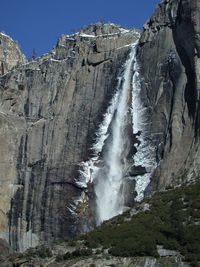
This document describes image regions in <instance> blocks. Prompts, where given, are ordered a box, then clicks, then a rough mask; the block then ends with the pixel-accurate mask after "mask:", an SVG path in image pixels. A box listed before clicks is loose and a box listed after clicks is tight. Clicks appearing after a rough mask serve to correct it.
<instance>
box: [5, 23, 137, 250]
mask: <svg viewBox="0 0 200 267" xmlns="http://www.w3.org/2000/svg"><path fill="white" fill-rule="evenodd" d="M138 38H139V33H138V32H136V31H134V30H133V31H128V30H124V29H122V28H119V27H117V26H115V25H113V24H110V25H109V24H104V25H103V24H97V25H92V26H89V27H87V28H86V29H84V30H81V32H80V33H78V34H75V35H71V36H67V35H63V36H62V37H61V38H60V39H59V40H58V43H57V45H56V47H55V48H54V49H53V50H52V52H50V53H49V54H47V55H45V56H43V57H41V58H38V59H36V60H34V61H31V62H29V63H26V64H25V62H23V61H20V62H19V63H20V66H18V67H17V68H14V69H12V70H11V71H9V72H8V73H7V74H5V75H3V76H1V77H0V146H1V155H0V163H1V172H0V184H1V187H0V214H1V216H0V236H1V237H2V238H5V239H7V240H8V241H9V242H10V244H11V245H12V247H13V248H14V249H15V250H21V251H23V250H24V249H26V248H28V247H30V246H35V245H37V244H38V243H39V242H40V241H42V242H49V241H51V240H55V239H63V238H70V237H72V236H74V235H75V234H78V233H79V232H80V231H81V227H80V224H79V218H81V214H82V212H83V209H84V207H83V206H82V207H81V210H80V212H79V214H78V216H79V218H76V217H75V216H74V214H72V212H71V205H73V204H74V200H77V199H78V198H80V197H81V194H82V193H83V191H84V190H85V189H84V188H81V187H79V186H77V183H76V179H77V178H78V175H79V173H78V170H79V164H80V163H81V162H83V161H86V160H87V159H89V157H90V156H91V155H90V154H91V150H90V148H91V144H92V142H93V140H94V137H95V131H96V129H97V128H98V125H99V123H100V122H101V121H102V116H103V114H104V113H105V110H106V108H107V106H108V103H109V101H110V99H111V97H112V96H113V94H114V93H115V89H116V84H117V76H118V74H119V72H120V69H121V67H122V66H123V64H124V62H125V61H126V58H127V56H128V54H129V51H130V44H132V43H133V42H135V40H136V39H138ZM10 65H13V64H12V63H10ZM8 70H9V68H8ZM91 217H92V216H91Z"/></svg>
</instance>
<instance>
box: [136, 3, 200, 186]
mask: <svg viewBox="0 0 200 267" xmlns="http://www.w3.org/2000/svg"><path fill="white" fill-rule="evenodd" d="M199 11H200V3H199V1H197V0H177V1H172V0H165V1H162V3H161V4H159V5H158V7H157V9H156V11H155V13H154V15H153V16H152V17H151V19H150V20H149V21H148V22H147V23H146V24H145V26H144V32H143V33H142V36H141V39H140V45H139V46H140V48H139V53H138V59H139V61H140V74H141V77H142V79H141V98H142V101H143V103H144V106H145V107H146V109H147V114H148V122H149V123H148V126H147V131H148V133H149V137H148V138H149V142H150V143H151V144H153V146H154V147H155V154H156V159H157V163H158V167H157V168H156V170H155V172H154V174H153V176H152V183H151V186H152V187H153V189H155V190H157V189H164V188H166V186H169V185H177V184H181V183H184V182H187V181H191V180H194V179H196V178H198V177H199V176H200V162H199V158H200V151H199V129H200V117H199V112H200V111H199V110H200V107H199V97H200V95H199V90H200V83H199V77H200V76H199V74H200V73H199V65H200V53H199V51H200V41H199V31H200V16H199V14H200V13H199Z"/></svg>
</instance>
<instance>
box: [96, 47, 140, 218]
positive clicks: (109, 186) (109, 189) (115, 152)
mask: <svg viewBox="0 0 200 267" xmlns="http://www.w3.org/2000/svg"><path fill="white" fill-rule="evenodd" d="M135 54H136V45H133V47H132V50H131V53H130V56H129V58H128V60H127V61H126V63H125V66H124V75H123V79H122V84H120V85H121V88H119V90H120V92H118V102H117V106H116V110H115V112H114V114H113V119H112V124H111V129H110V135H111V138H110V139H111V140H110V142H109V144H108V145H107V150H106V153H105V154H104V157H103V158H104V162H105V166H103V168H100V169H99V170H98V171H97V172H96V173H95V174H94V179H95V181H96V183H97V186H96V188H95V192H96V196H97V209H98V215H99V220H100V221H104V220H107V219H109V218H111V217H113V216H115V215H117V214H119V213H121V212H122V211H123V208H124V197H123V194H122V184H123V177H124V175H125V172H126V164H125V162H124V159H123V154H124V151H125V146H126V140H127V136H126V133H125V126H126V123H127V113H128V99H129V93H130V88H131V73H132V66H133V61H134V58H135Z"/></svg>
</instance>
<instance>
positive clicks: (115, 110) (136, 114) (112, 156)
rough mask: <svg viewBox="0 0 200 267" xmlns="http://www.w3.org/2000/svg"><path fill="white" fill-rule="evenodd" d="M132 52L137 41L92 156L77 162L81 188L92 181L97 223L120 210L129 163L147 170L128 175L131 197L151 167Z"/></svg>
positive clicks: (141, 191) (140, 193)
mask: <svg viewBox="0 0 200 267" xmlns="http://www.w3.org/2000/svg"><path fill="white" fill-rule="evenodd" d="M136 52H137V43H134V44H132V46H131V52H130V54H129V57H128V59H127V61H126V62H125V64H124V66H123V73H122V75H120V76H119V77H118V85H117V88H116V91H115V92H116V93H115V94H114V96H113V98H112V100H111V102H110V105H109V106H108V109H107V112H106V113H105V114H104V118H103V121H102V123H101V124H100V126H99V129H98V131H97V133H96V141H95V143H94V145H93V147H92V150H93V152H94V155H93V157H92V158H91V159H89V160H88V161H86V162H83V163H82V164H81V170H80V174H81V175H80V180H79V181H78V182H77V183H78V184H79V185H80V186H82V187H85V188H86V187H87V185H88V183H93V184H94V190H95V195H96V217H97V218H96V220H97V224H100V223H102V222H103V221H105V220H108V219H110V218H112V217H114V216H116V215H118V214H121V213H122V212H123V211H124V208H125V198H124V190H123V187H124V182H125V178H126V177H127V176H128V172H129V170H130V168H131V167H132V166H133V165H134V166H142V167H143V168H145V169H146V171H147V172H146V174H144V175H138V176H135V177H128V178H129V179H132V180H134V181H135V191H136V192H137V196H136V198H135V199H136V200H137V201H140V200H141V199H142V198H143V195H144V190H145V189H146V187H147V186H148V184H149V181H150V176H151V172H152V170H153V168H154V166H155V160H154V157H153V147H152V146H151V145H150V143H149V142H148V140H147V138H146V134H147V133H146V132H145V125H146V123H147V122H146V116H145V112H146V110H145V108H143V106H142V103H141V101H140V77H139V65H138V63H137V60H136ZM131 99H132V101H131ZM131 102H132V105H131V104H130V103H131ZM131 117H132V121H131V125H132V132H133V135H135V136H137V138H138V143H136V144H135V145H134V146H135V148H136V151H137V152H136V153H135V155H132V166H130V161H128V160H127V157H128V154H129V153H130V146H131V144H130V137H129V135H128V131H127V126H128V125H130V120H131ZM133 190H134V188H133Z"/></svg>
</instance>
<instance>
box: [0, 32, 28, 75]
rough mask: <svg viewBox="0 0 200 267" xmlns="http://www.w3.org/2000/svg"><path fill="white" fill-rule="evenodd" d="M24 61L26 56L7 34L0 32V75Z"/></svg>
mask: <svg viewBox="0 0 200 267" xmlns="http://www.w3.org/2000/svg"><path fill="white" fill-rule="evenodd" d="M24 63H26V58H25V56H24V55H23V54H22V52H21V51H20V49H19V46H18V44H17V43H16V42H15V41H13V40H12V39H11V38H10V37H9V36H8V35H6V34H4V33H2V32H1V33H0V75H4V74H6V73H7V72H8V71H9V70H11V69H12V68H14V67H17V66H19V65H21V64H24Z"/></svg>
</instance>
